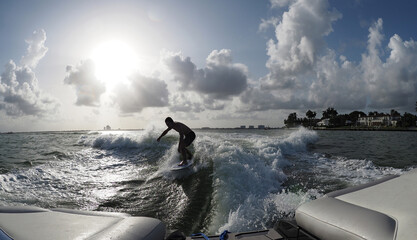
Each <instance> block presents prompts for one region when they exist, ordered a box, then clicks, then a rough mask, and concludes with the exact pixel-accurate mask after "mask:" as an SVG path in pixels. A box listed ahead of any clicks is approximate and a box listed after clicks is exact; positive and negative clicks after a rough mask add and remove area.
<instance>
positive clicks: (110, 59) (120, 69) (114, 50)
mask: <svg viewBox="0 0 417 240" xmlns="http://www.w3.org/2000/svg"><path fill="white" fill-rule="evenodd" d="M91 58H92V60H93V61H94V63H95V67H96V77H97V78H98V79H99V80H102V81H104V82H106V83H109V84H115V83H116V82H119V81H124V80H125V79H126V78H127V76H128V75H130V74H131V73H132V72H133V71H134V70H135V69H136V68H137V67H138V66H137V64H138V58H137V56H136V54H135V53H134V51H133V49H132V48H131V47H130V46H129V45H127V44H126V43H124V42H122V41H116V40H115V41H108V42H104V43H102V44H100V45H98V46H97V47H96V48H95V49H94V50H93V52H92V54H91Z"/></svg>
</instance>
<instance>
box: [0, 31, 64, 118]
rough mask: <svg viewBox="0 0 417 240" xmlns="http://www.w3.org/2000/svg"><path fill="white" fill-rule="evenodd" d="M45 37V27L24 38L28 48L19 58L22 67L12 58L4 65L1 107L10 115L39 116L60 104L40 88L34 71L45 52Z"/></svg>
mask: <svg viewBox="0 0 417 240" xmlns="http://www.w3.org/2000/svg"><path fill="white" fill-rule="evenodd" d="M45 40H46V34H45V31H44V30H39V31H35V32H34V33H33V35H32V37H31V38H30V39H29V40H26V42H27V43H28V44H29V47H28V51H27V54H26V55H25V56H24V57H22V60H21V62H22V65H23V66H18V65H16V63H15V62H14V61H12V60H10V61H9V62H8V63H7V64H6V65H5V70H4V71H3V72H2V74H1V78H0V110H4V111H5V112H6V114H7V115H9V116H14V117H19V116H25V115H30V116H38V117H41V116H44V115H46V114H52V113H56V111H57V110H58V107H59V103H58V102H57V101H56V100H55V99H54V98H52V97H50V96H48V95H47V94H45V93H43V92H42V91H41V90H40V89H39V86H38V79H37V78H36V75H35V73H34V72H33V68H34V67H35V66H36V65H37V64H38V62H39V60H41V59H42V58H43V57H44V55H45V53H46V51H47V48H46V47H45V46H44V43H45Z"/></svg>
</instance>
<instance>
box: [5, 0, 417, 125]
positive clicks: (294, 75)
mask: <svg viewBox="0 0 417 240" xmlns="http://www.w3.org/2000/svg"><path fill="white" fill-rule="evenodd" d="M416 10H417V1H414V0H399V1H391V0H344V1H340V0H270V1H266V0H262V1H261V0H259V1H258V0H230V1H223V0H214V1H213V0H201V1H193V0H177V1H171V0H165V1H150V0H148V1H137V0H132V1H128V0H121V1H92V0H87V1H85V0H79V1H55V0H39V1H31V0H28V1H22V0H17V1H13V0H3V1H0V53H1V54H0V63H1V68H0V73H1V75H0V76H1V78H0V132H5V131H37V130H72V129H102V128H103V127H104V126H105V125H110V126H111V127H112V128H113V129H117V128H123V129H126V128H146V127H149V126H151V125H157V126H162V125H163V124H164V119H165V117H167V116H171V117H172V118H173V119H174V120H176V121H181V122H184V123H186V124H187V125H189V126H190V127H205V126H208V127H237V126H240V125H258V124H263V125H267V126H268V125H269V126H271V127H276V126H282V125H283V120H284V119H285V118H286V117H287V116H288V114H289V113H291V112H297V113H298V114H299V117H304V116H305V113H306V112H307V110H309V109H311V110H313V111H316V112H317V117H321V113H322V111H324V110H325V109H327V108H328V107H334V108H336V109H337V110H338V112H339V113H349V112H350V111H353V110H361V111H365V112H368V111H373V110H377V111H385V112H389V111H390V109H395V110H397V111H400V112H404V111H407V112H411V113H414V111H415V110H414V108H415V102H416V101H417V64H416V63H417V29H416V25H417V14H415V13H416Z"/></svg>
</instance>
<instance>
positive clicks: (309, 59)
mask: <svg viewBox="0 0 417 240" xmlns="http://www.w3.org/2000/svg"><path fill="white" fill-rule="evenodd" d="M277 4H278V3H277ZM328 7H329V6H328V3H327V1H321V0H299V1H296V2H294V3H293V4H291V5H290V7H289V10H288V11H287V12H285V13H284V14H283V16H282V21H281V22H280V24H278V25H277V27H276V29H275V37H276V41H275V40H272V39H271V40H269V42H268V44H267V54H268V56H269V59H268V61H267V63H266V66H267V67H268V69H269V70H270V73H269V74H268V75H267V76H266V77H264V78H263V79H262V85H263V86H264V87H265V88H271V87H273V88H296V87H300V85H301V84H303V82H302V79H301V78H299V77H296V75H301V74H306V73H308V72H309V71H311V70H313V67H314V64H315V63H316V60H317V55H318V54H319V53H320V52H321V51H322V50H323V48H324V47H325V41H324V39H323V37H324V36H327V35H328V34H329V33H330V32H332V31H333V29H332V25H331V24H332V22H334V21H336V20H337V19H339V18H341V14H340V13H339V12H337V11H336V10H333V11H329V10H328Z"/></svg>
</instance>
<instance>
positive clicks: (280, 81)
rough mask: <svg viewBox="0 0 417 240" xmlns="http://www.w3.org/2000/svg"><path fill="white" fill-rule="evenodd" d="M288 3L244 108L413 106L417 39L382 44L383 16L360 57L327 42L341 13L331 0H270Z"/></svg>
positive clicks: (416, 83) (274, 3)
mask: <svg viewBox="0 0 417 240" xmlns="http://www.w3.org/2000/svg"><path fill="white" fill-rule="evenodd" d="M271 3H272V6H273V7H283V6H285V5H286V4H288V5H289V7H288V11H287V12H285V13H284V14H283V16H282V21H281V22H280V23H279V24H278V25H277V26H276V31H275V32H276V35H275V39H271V40H270V41H269V42H268V43H267V50H268V56H269V59H268V61H267V63H266V66H267V67H268V69H269V73H268V74H267V75H266V76H264V77H262V78H261V79H260V80H259V84H258V85H256V86H251V87H249V88H248V89H247V90H246V91H245V92H244V93H243V94H242V95H241V97H240V102H241V104H242V106H241V109H244V110H245V109H246V110H259V111H261V110H267V109H305V108H326V107H329V106H332V107H336V108H339V109H346V110H356V109H364V108H366V107H370V108H376V109H390V108H400V109H404V108H408V109H411V108H412V107H413V106H414V103H415V96H417V65H416V64H415V63H416V62H417V42H416V41H414V40H413V39H410V40H408V41H404V40H403V39H401V37H400V36H399V35H397V34H394V35H393V36H392V37H391V38H389V43H388V45H387V46H384V45H383V40H384V38H385V36H384V34H383V20H382V19H378V20H377V21H375V22H374V23H373V24H372V25H371V27H370V28H369V30H368V31H369V34H368V38H367V48H366V51H365V52H364V53H363V54H362V56H361V60H360V61H359V62H352V61H349V59H347V58H346V57H345V56H342V55H337V53H336V51H335V50H333V49H330V48H328V46H327V45H326V43H325V39H324V38H325V37H326V36H327V35H329V34H330V33H331V32H332V31H333V29H332V23H333V22H334V21H336V20H338V19H339V18H341V14H340V13H338V12H337V10H329V4H328V2H327V1H326V0H312V1H306V0H296V1H295V0H294V1H271Z"/></svg>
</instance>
